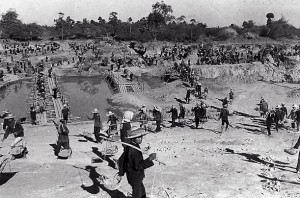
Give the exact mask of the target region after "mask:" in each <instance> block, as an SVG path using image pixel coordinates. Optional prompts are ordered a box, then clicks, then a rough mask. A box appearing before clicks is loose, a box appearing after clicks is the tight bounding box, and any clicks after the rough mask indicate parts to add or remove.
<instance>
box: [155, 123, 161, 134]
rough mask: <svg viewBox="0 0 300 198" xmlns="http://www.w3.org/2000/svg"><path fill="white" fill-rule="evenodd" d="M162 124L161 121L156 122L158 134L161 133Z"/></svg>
mask: <svg viewBox="0 0 300 198" xmlns="http://www.w3.org/2000/svg"><path fill="white" fill-rule="evenodd" d="M160 124H161V121H156V129H155V131H156V132H158V131H161V128H160Z"/></svg>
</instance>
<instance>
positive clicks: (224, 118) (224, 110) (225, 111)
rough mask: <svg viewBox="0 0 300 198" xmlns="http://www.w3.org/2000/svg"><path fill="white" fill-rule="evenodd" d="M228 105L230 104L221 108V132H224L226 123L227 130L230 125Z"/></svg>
mask: <svg viewBox="0 0 300 198" xmlns="http://www.w3.org/2000/svg"><path fill="white" fill-rule="evenodd" d="M227 106H228V105H227V104H225V105H223V108H222V109H221V113H220V117H219V120H220V119H222V126H221V133H223V129H224V124H225V123H226V128H225V131H226V130H227V129H228V126H229V121H228V116H229V110H228V109H227Z"/></svg>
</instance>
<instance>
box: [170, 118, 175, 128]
mask: <svg viewBox="0 0 300 198" xmlns="http://www.w3.org/2000/svg"><path fill="white" fill-rule="evenodd" d="M175 120H176V118H172V125H171V126H173V127H174V126H176V124H175Z"/></svg>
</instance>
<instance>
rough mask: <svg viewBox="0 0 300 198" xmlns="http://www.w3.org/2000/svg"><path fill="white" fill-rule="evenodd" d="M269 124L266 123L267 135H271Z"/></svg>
mask: <svg viewBox="0 0 300 198" xmlns="http://www.w3.org/2000/svg"><path fill="white" fill-rule="evenodd" d="M271 126H272V125H271V124H267V130H268V135H271Z"/></svg>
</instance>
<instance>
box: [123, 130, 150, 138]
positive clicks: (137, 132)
mask: <svg viewBox="0 0 300 198" xmlns="http://www.w3.org/2000/svg"><path fill="white" fill-rule="evenodd" d="M145 135H147V133H146V131H145V129H143V128H133V129H132V130H131V131H130V132H128V137H127V138H128V139H133V138H138V137H142V136H145Z"/></svg>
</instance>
